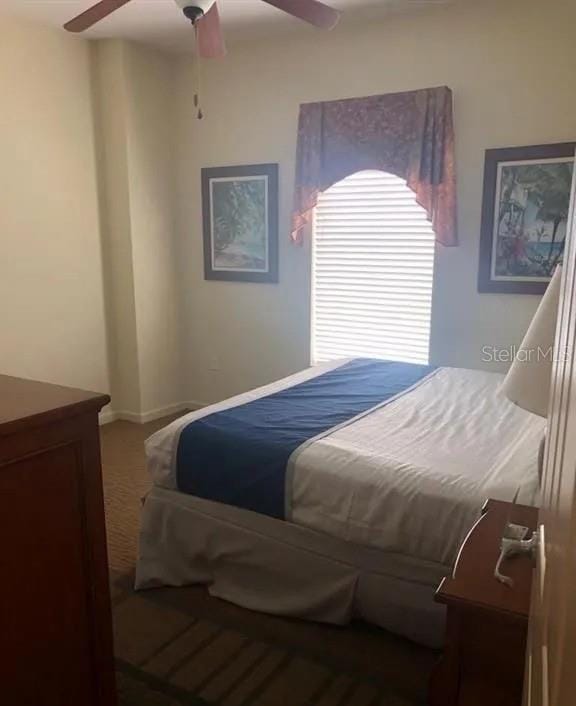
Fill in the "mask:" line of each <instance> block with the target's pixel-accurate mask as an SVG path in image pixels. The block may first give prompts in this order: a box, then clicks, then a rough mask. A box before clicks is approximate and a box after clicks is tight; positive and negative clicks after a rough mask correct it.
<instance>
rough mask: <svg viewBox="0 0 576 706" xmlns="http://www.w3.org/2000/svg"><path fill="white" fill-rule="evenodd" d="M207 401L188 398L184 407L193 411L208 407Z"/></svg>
mask: <svg viewBox="0 0 576 706" xmlns="http://www.w3.org/2000/svg"><path fill="white" fill-rule="evenodd" d="M209 406H210V403H209V402H200V401H199V400H189V401H188V402H187V403H186V408H187V409H189V410H190V411H191V412H195V411H196V410H197V409H204V407H209Z"/></svg>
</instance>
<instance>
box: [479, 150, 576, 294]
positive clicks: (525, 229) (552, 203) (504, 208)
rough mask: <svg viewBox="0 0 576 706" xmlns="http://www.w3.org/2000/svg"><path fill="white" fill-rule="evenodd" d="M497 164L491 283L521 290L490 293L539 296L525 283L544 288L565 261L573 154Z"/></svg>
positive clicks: (490, 261) (492, 213)
mask: <svg viewBox="0 0 576 706" xmlns="http://www.w3.org/2000/svg"><path fill="white" fill-rule="evenodd" d="M494 166H495V170H494V171H495V173H494V177H495V184H494V188H493V199H491V205H490V209H491V214H489V215H490V221H491V223H490V225H491V228H490V230H491V233H490V242H489V246H490V253H489V263H488V264H489V279H490V282H492V283H494V284H495V285H496V286H497V283H499V282H500V283H502V284H503V285H505V283H511V284H514V283H516V284H518V285H520V288H515V289H509V290H508V289H506V288H503V289H499V290H498V289H493V290H491V291H516V292H522V291H527V292H534V293H536V292H537V291H538V290H536V289H534V288H529V289H522V288H521V285H522V284H533V285H538V284H540V285H544V287H545V285H546V283H547V282H549V281H550V279H551V277H552V274H553V273H554V270H555V269H556V266H557V265H559V264H561V263H562V257H563V254H564V241H565V238H566V231H567V222H568V210H569V207H570V192H571V186H572V176H573V170H574V152H573V151H572V153H571V154H570V153H569V156H563V157H549V158H542V157H538V158H536V159H522V160H519V159H512V160H506V159H501V160H498V161H497V163H496V164H495V165H494ZM489 191H490V190H489ZM485 198H486V184H485ZM485 208H486V204H485ZM483 228H485V224H483ZM484 245H488V243H486V242H485V243H484ZM485 254H487V253H485ZM481 291H482V290H481Z"/></svg>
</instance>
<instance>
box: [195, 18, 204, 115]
mask: <svg viewBox="0 0 576 706" xmlns="http://www.w3.org/2000/svg"><path fill="white" fill-rule="evenodd" d="M193 85H194V108H195V109H196V111H197V113H196V117H197V119H198V120H202V118H203V117H204V113H203V112H202V108H201V106H200V87H201V71H200V42H199V39H198V24H197V23H194V80H193Z"/></svg>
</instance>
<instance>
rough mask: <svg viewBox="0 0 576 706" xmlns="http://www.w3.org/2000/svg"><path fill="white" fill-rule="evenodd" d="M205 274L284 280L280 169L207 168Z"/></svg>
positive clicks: (204, 183)
mask: <svg viewBox="0 0 576 706" xmlns="http://www.w3.org/2000/svg"><path fill="white" fill-rule="evenodd" d="M202 210H203V220H204V276H205V278H206V279H216V280H228V281H233V282H277V281H278V165H277V164H252V165H247V166H241V167H215V168H211V169H203V170H202Z"/></svg>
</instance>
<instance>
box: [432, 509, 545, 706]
mask: <svg viewBox="0 0 576 706" xmlns="http://www.w3.org/2000/svg"><path fill="white" fill-rule="evenodd" d="M508 521H510V522H514V523H516V524H519V525H524V526H526V527H528V528H530V529H531V530H536V527H537V523H538V510H537V508H534V507H527V506H525V505H512V504H511V503H505V502H500V501H496V500H489V501H488V502H487V503H486V504H485V506H484V507H483V509H482V516H481V517H480V519H479V520H478V522H477V523H476V524H475V525H474V527H473V528H472V529H471V530H470V533H469V534H468V536H467V538H466V540H465V541H464V544H463V545H462V547H461V549H460V553H459V555H458V559H457V561H456V565H455V567H454V572H453V574H452V576H451V577H447V578H445V579H444V580H443V581H442V583H441V584H440V587H439V588H438V590H437V592H436V601H437V602H438V603H443V604H444V605H446V608H447V624H446V645H445V649H444V655H443V657H442V659H441V661H440V662H439V664H438V666H437V668H436V670H435V671H434V673H433V675H432V679H431V681H430V691H429V704H430V706H520V704H521V703H522V686H523V680H524V661H525V651H526V634H527V629H528V615H529V612H530V589H531V585H532V572H533V562H532V559H531V558H530V557H529V556H518V557H513V558H510V559H507V560H506V561H504V562H503V564H502V568H501V571H502V573H503V574H505V575H507V576H510V577H511V578H512V579H513V580H514V586H513V587H509V586H506V585H504V584H503V583H500V582H499V581H497V580H496V579H495V578H494V568H495V566H496V562H497V561H498V557H499V554H500V540H501V538H502V535H503V533H504V528H505V526H506V523H507V522H508Z"/></svg>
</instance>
